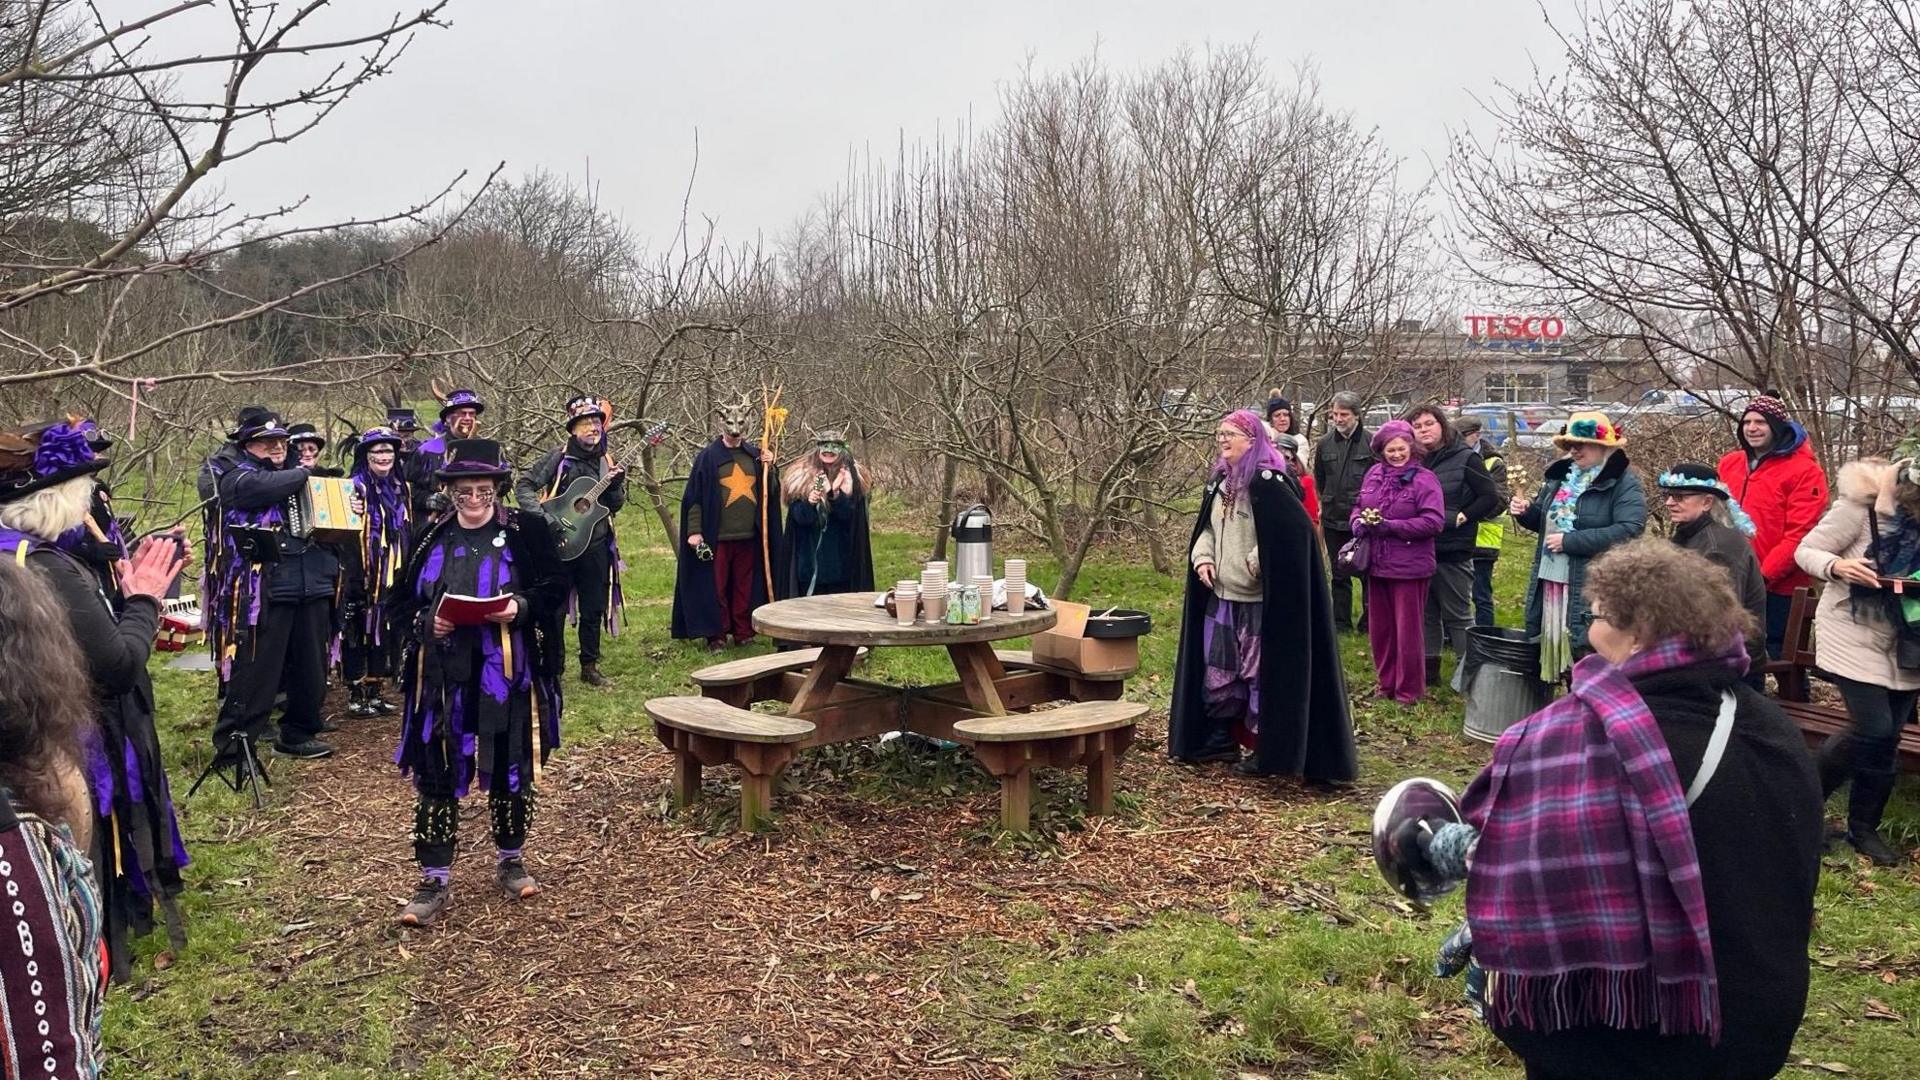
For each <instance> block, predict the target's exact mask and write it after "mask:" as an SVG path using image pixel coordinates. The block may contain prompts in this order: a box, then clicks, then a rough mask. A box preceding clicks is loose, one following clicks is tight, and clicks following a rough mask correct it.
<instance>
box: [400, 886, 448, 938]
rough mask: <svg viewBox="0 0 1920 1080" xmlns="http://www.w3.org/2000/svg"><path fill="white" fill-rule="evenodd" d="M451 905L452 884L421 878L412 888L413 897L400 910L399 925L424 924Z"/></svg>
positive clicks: (438, 915)
mask: <svg viewBox="0 0 1920 1080" xmlns="http://www.w3.org/2000/svg"><path fill="white" fill-rule="evenodd" d="M452 906H453V886H451V885H446V884H443V883H441V882H438V881H435V880H434V879H432V878H421V879H420V884H419V886H418V887H417V888H415V889H414V890H413V899H412V900H409V901H407V906H406V907H405V908H404V909H402V910H401V912H400V925H402V926H426V925H427V924H429V923H431V922H433V920H435V919H437V918H439V917H440V913H441V912H443V911H445V910H447V909H448V908H450V907H452Z"/></svg>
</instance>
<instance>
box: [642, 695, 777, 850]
mask: <svg viewBox="0 0 1920 1080" xmlns="http://www.w3.org/2000/svg"><path fill="white" fill-rule="evenodd" d="M646 709H647V715H648V716H649V717H651V718H652V719H653V731H654V734H655V735H658V736H659V737H660V742H661V743H662V744H664V745H665V746H666V748H667V749H668V750H671V751H673V804H674V806H675V807H676V808H677V807H684V806H688V805H691V804H692V803H695V802H697V801H699V799H700V768H701V766H703V765H726V764H733V765H738V766H739V767H740V827H741V828H742V829H746V830H748V831H749V832H751V831H753V830H755V829H758V828H759V827H760V826H762V825H764V824H765V823H766V821H767V819H768V817H769V815H770V814H771V813H772V811H773V782H774V780H775V778H777V777H778V776H779V775H780V770H781V769H784V768H786V767H787V763H788V762H790V761H792V760H793V755H794V752H795V750H797V749H798V744H800V743H802V742H804V741H806V739H807V737H808V736H810V735H812V734H813V724H812V723H811V722H809V721H806V720H795V719H793V718H791V717H787V716H780V715H778V714H776V713H757V712H748V711H747V710H745V709H738V708H735V707H733V706H732V705H729V704H727V703H726V702H724V701H719V700H717V699H715V698H710V697H663V698H650V699H648V701H647V704H646Z"/></svg>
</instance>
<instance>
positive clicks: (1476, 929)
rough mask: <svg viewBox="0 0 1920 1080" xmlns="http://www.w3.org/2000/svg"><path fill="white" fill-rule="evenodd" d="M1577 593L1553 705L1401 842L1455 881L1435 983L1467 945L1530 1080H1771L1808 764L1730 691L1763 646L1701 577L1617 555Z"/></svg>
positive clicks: (1793, 743)
mask: <svg viewBox="0 0 1920 1080" xmlns="http://www.w3.org/2000/svg"><path fill="white" fill-rule="evenodd" d="M1583 588H1584V590H1585V598H1586V600H1587V603H1588V609H1589V611H1590V612H1591V616H1592V620H1591V628H1590V631H1589V636H1590V640H1591V641H1592V643H1593V649H1594V653H1595V655H1592V656H1588V657H1586V658H1584V659H1582V660H1581V661H1580V662H1579V663H1578V664H1576V665H1575V666H1574V669H1573V686H1572V690H1571V691H1570V692H1569V693H1568V694H1567V695H1566V696H1565V697H1563V698H1561V699H1560V700H1558V701H1556V702H1554V703H1553V704H1551V705H1549V706H1547V707H1546V708H1545V709H1542V710H1541V711H1539V712H1537V713H1535V714H1533V715H1532V716H1530V717H1528V718H1527V719H1525V720H1523V721H1521V722H1520V723H1517V724H1515V725H1513V726H1512V727H1510V728H1508V729H1507V730H1506V732H1505V733H1504V734H1502V735H1501V736H1500V740H1499V742H1498V743H1497V744H1495V746H1494V751H1493V761H1492V763H1491V764H1489V765H1488V766H1487V767H1486V768H1485V769H1483V770H1482V771H1481V773H1480V776H1479V777H1478V778H1477V779H1475V780H1474V782H1473V784H1472V786H1470V787H1469V788H1468V789H1467V792H1466V795H1465V797H1464V798H1463V799H1462V800H1461V813H1462V817H1463V818H1464V819H1465V821H1464V823H1437V822H1435V821H1432V820H1428V821H1425V822H1412V823H1409V824H1407V825H1404V826H1402V829H1403V830H1404V833H1403V834H1402V835H1401V836H1400V837H1399V839H1400V840H1401V841H1402V842H1403V843H1405V844H1406V845H1407V848H1409V849H1411V850H1413V851H1416V852H1420V853H1421V854H1420V856H1419V858H1420V859H1421V861H1423V862H1424V865H1423V866H1422V867H1420V869H1421V871H1422V872H1424V873H1431V874H1433V875H1436V877H1437V879H1440V880H1460V879H1464V880H1465V881H1466V885H1467V905H1466V907H1467V926H1466V931H1465V934H1464V936H1458V935H1457V936H1456V939H1455V940H1454V941H1451V942H1450V943H1449V947H1448V949H1446V950H1445V952H1444V954H1443V955H1444V956H1445V957H1446V960H1445V961H1444V962H1445V963H1446V966H1447V967H1449V968H1452V969H1455V970H1457V969H1458V967H1460V966H1463V956H1462V949H1463V946H1462V942H1463V941H1464V942H1465V944H1464V948H1465V949H1466V950H1470V955H1471V967H1470V969H1469V971H1468V993H1469V995H1470V996H1471V997H1473V998H1474V1000H1475V1001H1476V1003H1477V1004H1479V1005H1480V1006H1481V1008H1482V1009H1483V1015H1484V1016H1485V1018H1486V1021H1487V1023H1488V1025H1489V1026H1490V1027H1491V1028H1492V1029H1493V1033H1494V1034H1495V1035H1497V1036H1498V1037H1499V1038H1500V1040H1501V1041H1502V1042H1504V1043H1506V1044H1507V1046H1508V1047H1509V1048H1511V1049H1512V1050H1513V1052H1514V1053H1515V1054H1517V1055H1519V1057H1520V1059H1521V1060H1522V1061H1523V1062H1525V1063H1526V1068H1527V1076H1528V1077H1529V1078H1535V1080H1538V1078H1565V1077H1616V1076H1658V1077H1662V1078H1665V1080H1692V1078H1701V1080H1704V1078H1707V1077H1762V1076H1772V1075H1774V1074H1775V1073H1777V1072H1778V1071H1779V1070H1780V1068H1781V1066H1782V1065H1783V1064H1784V1063H1785V1062H1786V1058H1787V1052H1788V1050H1789V1049H1790V1048H1791V1046H1792V1044H1793V1035H1794V1031H1795V1029H1797V1028H1798V1027H1799V1026H1800V1018H1801V1015H1802V1013H1803V1012H1804V1011H1805V1008H1806V1000H1807V977H1808V961H1807V940H1808V936H1809V934H1810V933H1811V930H1812V926H1813V892H1814V886H1815V884H1816V882H1817V881H1818V879H1819V875H1820V847H1821V834H1822V831H1823V828H1822V823H1821V820H1820V813H1821V802H1820V786H1819V781H1818V780H1817V779H1816V778H1815V776H1814V770H1813V763H1812V760H1811V759H1810V758H1809V757H1808V755H1807V752H1806V749H1805V745H1804V743H1803V742H1802V740H1801V736H1800V732H1799V730H1798V729H1797V728H1796V727H1795V726H1794V724H1793V722H1792V721H1791V720H1789V719H1787V717H1786V714H1784V713H1783V712H1781V711H1780V707H1779V706H1778V705H1776V704H1774V703H1773V702H1772V701H1771V700H1769V699H1768V698H1766V697H1764V696H1763V695H1761V694H1760V693H1759V692H1757V691H1755V690H1754V689H1753V688H1752V687H1751V686H1748V685H1747V684H1746V682H1745V681H1744V679H1743V678H1742V676H1743V675H1744V674H1745V672H1746V669H1747V648H1746V640H1745V638H1746V635H1747V634H1749V633H1758V632H1760V630H1759V628H1758V627H1756V626H1753V625H1751V621H1750V619H1749V617H1748V615H1747V612H1746V609H1745V608H1743V607H1742V606H1741V604H1740V602H1739V600H1738V599H1737V598H1735V596H1734V593H1733V586H1732V584H1731V583H1730V582H1729V581H1728V578H1727V575H1726V574H1725V573H1722V572H1721V571H1720V570H1719V569H1718V568H1717V567H1715V566H1714V564H1713V563H1711V562H1709V561H1707V559H1706V558H1705V557H1704V556H1702V555H1699V554H1697V553H1695V552H1692V551H1687V550H1685V549H1683V548H1680V547H1678V546H1675V545H1673V544H1670V543H1666V542H1664V541H1661V540H1656V539H1647V540H1640V541H1635V542H1633V543H1630V544H1626V545H1624V546H1621V547H1617V548H1615V549H1613V550H1610V551H1608V552H1607V553H1606V554H1604V555H1602V556H1600V557H1599V558H1597V559H1595V560H1594V561H1593V564H1592V565H1591V566H1590V567H1588V568H1587V571H1586V576H1585V582H1584V586H1583ZM1568 807H1577V808H1578V812H1572V813H1570V812H1568V811H1567V808H1568ZM1762 850H1764V852H1765V856H1764V860H1763V861H1764V867H1761V866H1760V865H1759V864H1757V863H1756V861H1755V854H1756V852H1758V851H1762Z"/></svg>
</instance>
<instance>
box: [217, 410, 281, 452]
mask: <svg viewBox="0 0 1920 1080" xmlns="http://www.w3.org/2000/svg"><path fill="white" fill-rule="evenodd" d="M227 438H228V440H232V442H238V444H242V446H244V444H248V442H252V440H255V438H286V427H282V425H280V417H278V415H276V413H275V411H273V409H269V407H267V405H244V407H242V409H240V415H236V417H234V429H232V430H230V432H227Z"/></svg>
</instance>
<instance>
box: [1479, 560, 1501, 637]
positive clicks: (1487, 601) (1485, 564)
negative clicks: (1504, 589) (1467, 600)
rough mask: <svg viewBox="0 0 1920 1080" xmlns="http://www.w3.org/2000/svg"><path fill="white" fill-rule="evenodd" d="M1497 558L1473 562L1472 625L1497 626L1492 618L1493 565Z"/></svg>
mask: <svg viewBox="0 0 1920 1080" xmlns="http://www.w3.org/2000/svg"><path fill="white" fill-rule="evenodd" d="M1497 561H1499V560H1498V558H1497V557H1496V558H1493V559H1482V558H1476V559H1474V560H1473V625H1475V626H1498V625H1500V624H1499V623H1497V622H1495V621H1494V618H1493V564H1494V563H1495V562H1497Z"/></svg>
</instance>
